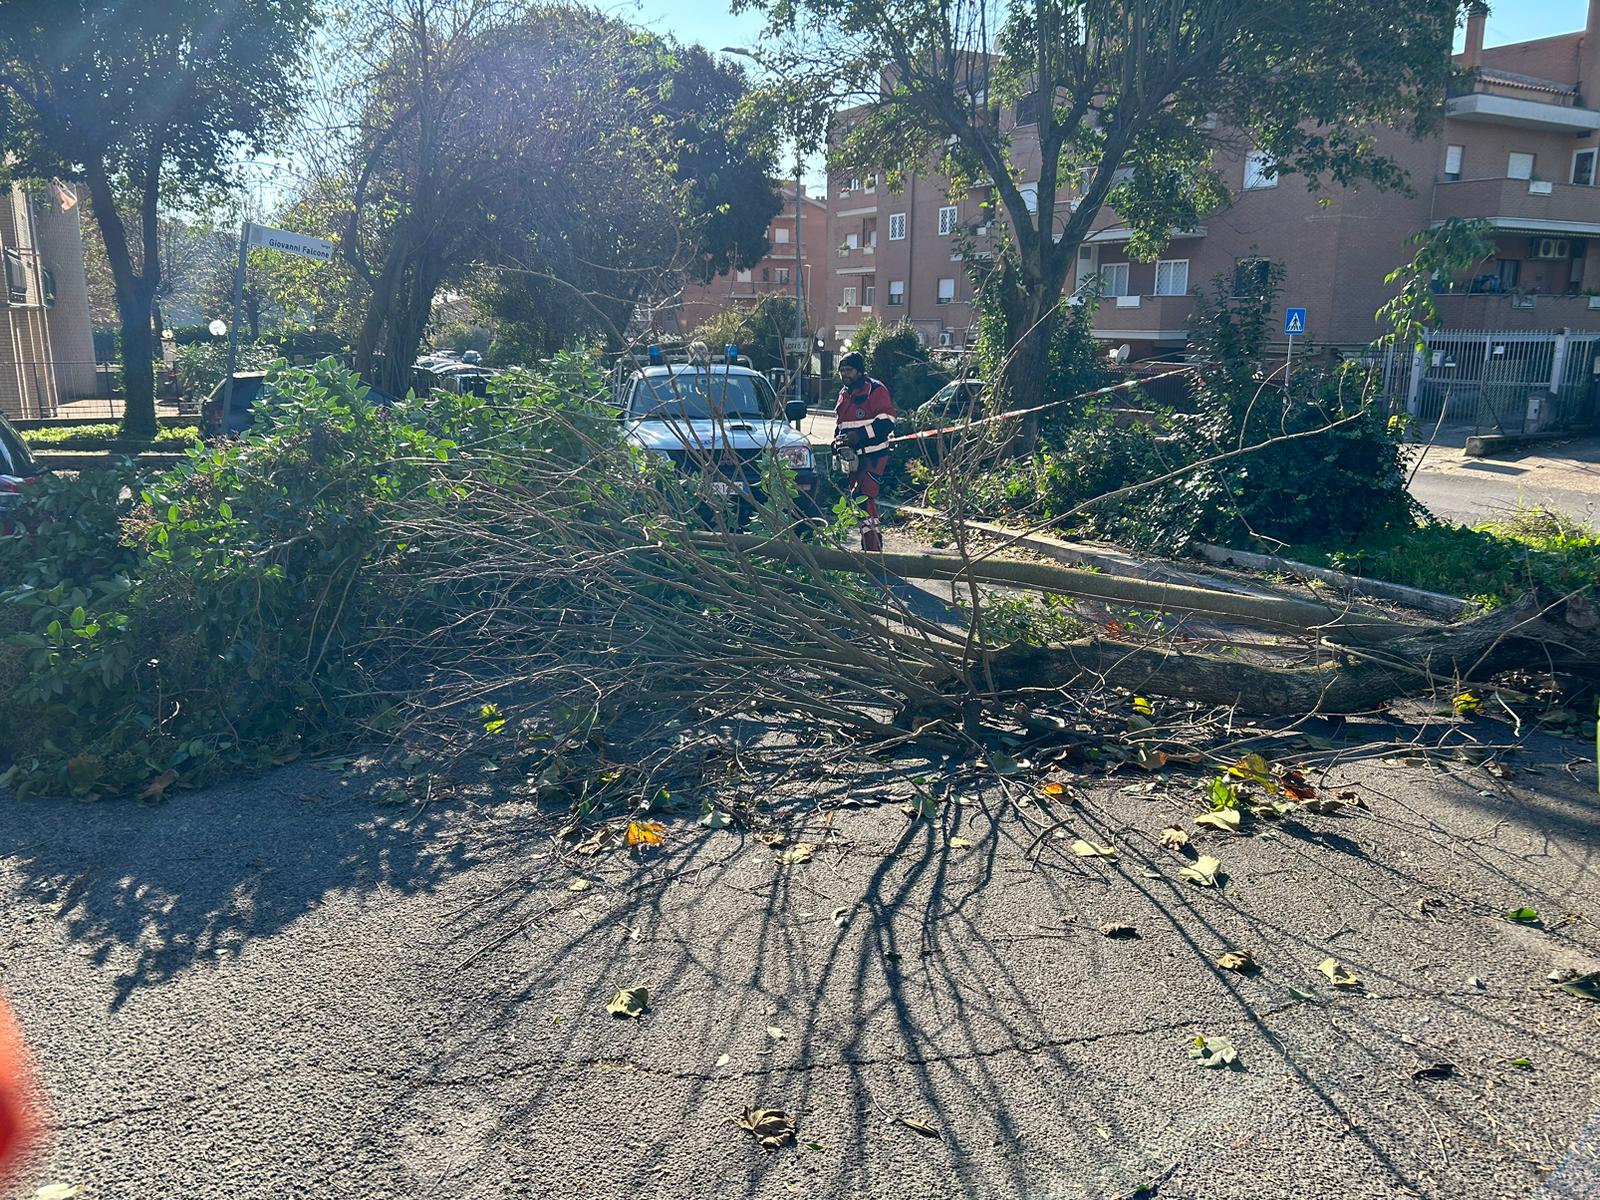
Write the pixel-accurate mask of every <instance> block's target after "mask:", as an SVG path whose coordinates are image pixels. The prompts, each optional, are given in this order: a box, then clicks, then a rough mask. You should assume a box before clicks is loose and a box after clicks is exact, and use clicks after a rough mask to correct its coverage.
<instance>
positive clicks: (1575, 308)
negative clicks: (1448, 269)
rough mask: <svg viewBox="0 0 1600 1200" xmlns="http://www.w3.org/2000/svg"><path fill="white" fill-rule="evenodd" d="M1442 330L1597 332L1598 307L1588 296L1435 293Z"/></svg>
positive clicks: (1599, 315)
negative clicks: (1591, 305) (1575, 330)
mask: <svg viewBox="0 0 1600 1200" xmlns="http://www.w3.org/2000/svg"><path fill="white" fill-rule="evenodd" d="M1433 302H1434V303H1435V304H1436V305H1438V307H1439V320H1440V325H1441V327H1442V328H1444V329H1447V330H1448V329H1494V330H1504V331H1511V330H1517V329H1580V330H1585V331H1590V332H1600V309H1596V308H1591V307H1590V306H1589V305H1590V297H1588V296H1533V295H1514V294H1513V295H1502V296H1493V295H1469V294H1466V293H1461V292H1451V293H1449V294H1448V295H1444V296H1435V297H1434V298H1433Z"/></svg>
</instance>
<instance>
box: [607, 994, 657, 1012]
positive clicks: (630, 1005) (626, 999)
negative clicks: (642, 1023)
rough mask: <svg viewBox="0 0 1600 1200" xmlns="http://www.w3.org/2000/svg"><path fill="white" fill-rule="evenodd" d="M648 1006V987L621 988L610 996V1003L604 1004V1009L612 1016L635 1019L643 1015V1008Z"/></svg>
mask: <svg viewBox="0 0 1600 1200" xmlns="http://www.w3.org/2000/svg"><path fill="white" fill-rule="evenodd" d="M649 1007H650V989H649V988H642V987H635V988H623V989H622V990H621V991H619V992H618V993H617V994H616V995H615V996H613V997H611V1003H610V1004H608V1005H606V1011H607V1012H608V1013H610V1014H611V1015H612V1016H613V1017H630V1018H634V1019H637V1018H639V1017H642V1016H644V1014H645V1010H646V1009H648V1008H649Z"/></svg>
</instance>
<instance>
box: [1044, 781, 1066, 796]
mask: <svg viewBox="0 0 1600 1200" xmlns="http://www.w3.org/2000/svg"><path fill="white" fill-rule="evenodd" d="M1039 794H1040V795H1042V796H1049V797H1050V799H1052V800H1059V799H1061V798H1062V797H1063V796H1065V795H1066V794H1067V785H1066V784H1064V783H1043V784H1040V785H1039Z"/></svg>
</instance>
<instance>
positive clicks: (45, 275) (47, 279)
mask: <svg viewBox="0 0 1600 1200" xmlns="http://www.w3.org/2000/svg"><path fill="white" fill-rule="evenodd" d="M39 275H40V277H41V279H40V281H41V282H42V283H43V284H44V306H45V307H46V308H54V307H55V306H56V273H55V272H54V271H52V270H51V269H50V268H49V267H43V268H41V269H40V271H39Z"/></svg>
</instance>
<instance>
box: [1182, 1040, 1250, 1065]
mask: <svg viewBox="0 0 1600 1200" xmlns="http://www.w3.org/2000/svg"><path fill="white" fill-rule="evenodd" d="M1189 1057H1190V1058H1192V1059H1195V1060H1196V1061H1198V1062H1199V1064H1200V1065H1201V1066H1202V1067H1211V1068H1213V1069H1220V1068H1222V1067H1231V1066H1233V1065H1234V1064H1236V1063H1237V1062H1238V1061H1239V1052H1238V1051H1237V1050H1235V1049H1234V1047H1233V1042H1232V1041H1230V1040H1229V1039H1228V1038H1225V1037H1197V1038H1195V1039H1194V1041H1193V1042H1192V1043H1191V1044H1190V1046H1189Z"/></svg>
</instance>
